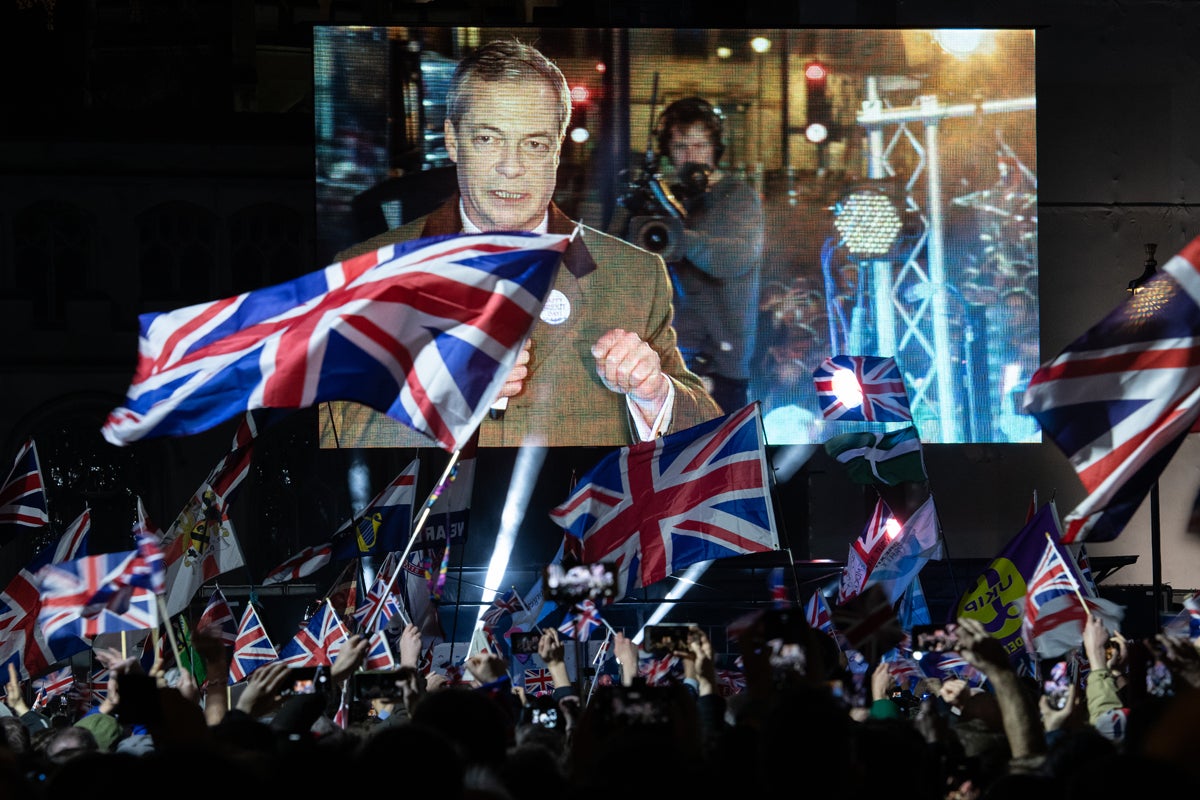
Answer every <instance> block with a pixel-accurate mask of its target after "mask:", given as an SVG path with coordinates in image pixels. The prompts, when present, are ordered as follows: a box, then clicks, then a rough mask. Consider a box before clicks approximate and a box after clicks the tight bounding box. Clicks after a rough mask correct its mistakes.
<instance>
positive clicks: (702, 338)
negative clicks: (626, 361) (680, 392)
mask: <svg viewBox="0 0 1200 800" xmlns="http://www.w3.org/2000/svg"><path fill="white" fill-rule="evenodd" d="M698 200H699V201H698V202H695V203H692V202H689V203H688V206H689V208H688V215H687V218H686V219H685V220H684V231H683V247H682V250H683V258H682V259H681V260H679V261H673V262H672V263H671V264H670V269H671V274H672V275H673V276H674V278H675V282H676V295H675V304H676V308H675V329H676V330H677V331H678V332H679V346H680V347H681V348H682V349H683V350H684V351H685V352H695V353H699V354H703V355H704V356H705V357H706V358H707V360H708V362H709V366H708V367H707V368H705V369H704V370H703V371H704V372H706V373H713V374H716V375H721V376H723V377H726V378H732V379H734V380H746V379H748V378H749V377H750V361H751V358H752V356H753V354H754V336H755V329H756V326H757V323H758V303H759V279H760V274H761V272H762V253H763V238H764V223H763V209H762V200H761V198H760V197H759V194H758V192H757V190H755V189H754V187H753V186H751V185H750V184H749V183H746V182H745V181H742V180H739V179H737V178H734V177H732V176H728V175H727V176H725V177H722V178H721V180H719V181H717V182H715V183H714V184H712V185H711V186H710V187H709V188H708V191H707V192H705V193H704V195H703V196H702V198H699V199H698ZM693 205H694V206H695V207H694V208H693V207H692V206H693ZM693 367H695V363H694V362H693Z"/></svg>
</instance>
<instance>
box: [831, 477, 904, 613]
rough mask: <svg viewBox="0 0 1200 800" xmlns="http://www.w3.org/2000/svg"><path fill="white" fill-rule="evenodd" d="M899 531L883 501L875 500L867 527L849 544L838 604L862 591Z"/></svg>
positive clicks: (898, 525) (897, 523)
mask: <svg viewBox="0 0 1200 800" xmlns="http://www.w3.org/2000/svg"><path fill="white" fill-rule="evenodd" d="M902 528H903V526H902V525H901V524H900V521H899V520H898V519H896V518H895V517H894V516H892V510H891V509H890V508H888V504H887V503H885V502H884V501H883V498H879V499H878V500H876V501H875V510H874V511H873V512H872V513H871V518H870V519H869V520H867V526H866V527H865V528H863V532H862V533H861V534H859V537H858V538H857V539H855V540H854V541H853V542H851V543H850V552H849V553H848V554H847V556H846V566H845V567H843V568H842V581H841V584H840V585H839V586H838V597H837V602H838V603H839V604H840V603H844V602H846V601H847V600H849V599H850V598H851V597H855V596H857V595H858V594H859V592H861V591H862V590H863V589H864V588H866V585H867V578H869V577H870V575H871V571H872V570H874V569H875V564H876V562H878V561H879V557H880V556H881V555H882V554H883V551H884V550H885V549H887V546H888V544H889V543H890V542H891V541H892V540H893V539H895V538H896V537H897V536H899V535H900V531H901V529H902Z"/></svg>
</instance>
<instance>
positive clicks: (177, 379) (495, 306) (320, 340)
mask: <svg viewBox="0 0 1200 800" xmlns="http://www.w3.org/2000/svg"><path fill="white" fill-rule="evenodd" d="M568 242H569V237H567V236H560V235H553V234H522V233H507V234H499V233H488V234H472V235H458V236H440V237H432V238H427V239H418V240H415V241H412V242H405V243H401V244H395V245H387V246H385V247H382V248H380V249H379V250H375V251H373V252H370V253H365V254H363V255H361V256H358V257H355V258H352V259H348V260H346V261H341V262H338V263H336V264H332V265H330V266H328V267H326V268H325V269H323V270H319V271H317V272H313V273H310V274H308V275H305V276H303V277H300V278H297V279H295V280H292V281H288V282H286V283H281V284H278V285H276V286H271V287H267V288H264V289H258V290H255V291H252V292H247V293H245V294H241V295H238V296H236V297H231V298H226V299H223V300H216V301H213V302H209V303H202V304H199V305H194V306H188V307H186V308H182V309H178V310H175V311H171V312H165V313H156V314H144V315H142V316H141V318H140V322H141V336H140V339H139V344H138V365H137V369H136V372H135V374H134V377H133V381H132V383H131V385H130V387H129V391H128V393H127V396H126V398H125V404H124V405H123V406H121V407H119V408H116V409H114V410H113V411H112V412H111V413H110V414H109V416H108V419H107V421H106V422H105V423H104V427H103V429H102V432H103V434H104V437H105V438H106V439H108V441H110V442H112V443H113V444H116V445H125V444H129V443H130V442H134V441H137V440H138V439H142V438H145V437H155V436H183V435H189V434H193V433H198V432H200V431H203V430H207V429H208V428H211V427H213V426H214V425H217V424H219V423H220V422H222V421H224V420H226V419H229V418H230V417H232V416H234V415H235V414H237V413H239V412H241V411H246V410H247V409H254V408H305V407H308V406H312V405H316V404H318V403H321V402H324V401H327V400H349V401H353V402H357V403H361V404H362V405H366V406H370V407H371V408H374V409H376V410H378V411H381V412H383V413H386V414H388V415H389V416H391V417H393V418H395V419H397V420H399V421H400V422H403V423H404V424H406V425H408V426H409V427H411V428H413V429H415V430H417V431H419V432H421V433H424V434H425V435H427V436H429V437H430V438H432V439H433V440H434V441H436V442H437V444H438V445H440V446H441V447H443V448H444V449H446V450H454V449H457V448H460V447H462V445H463V443H465V442H466V440H467V439H468V438H469V437H470V435H471V434H472V433H474V431H475V429H476V428H477V427H478V426H479V423H480V422H481V421H482V419H483V416H484V415H485V414H486V413H487V411H488V406H489V405H490V404H491V402H492V401H493V400H494V399H495V397H496V394H497V393H498V392H499V391H500V387H501V386H502V385H503V383H504V380H505V378H506V377H507V376H508V373H509V371H510V370H511V369H512V367H513V365H514V364H515V363H516V358H517V355H518V353H519V351H520V347H521V342H522V341H523V340H524V339H525V337H526V336H527V335H528V333H529V330H530V328H532V327H533V324H534V322H536V321H537V319H538V315H539V313H540V312H541V308H542V304H543V303H544V301H545V297H546V295H547V293H548V292H549V291H550V287H551V285H553V283H554V277H555V274H556V273H557V271H558V264H559V262H560V260H561V258H562V253H563V252H564V251H565V250H566V247H567V244H568Z"/></svg>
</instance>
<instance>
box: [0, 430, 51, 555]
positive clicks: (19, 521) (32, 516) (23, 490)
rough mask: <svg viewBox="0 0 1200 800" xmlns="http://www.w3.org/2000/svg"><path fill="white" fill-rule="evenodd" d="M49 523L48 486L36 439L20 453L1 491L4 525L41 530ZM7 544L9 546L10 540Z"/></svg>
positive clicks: (0, 519) (1, 519)
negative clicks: (44, 480) (43, 479)
mask: <svg viewBox="0 0 1200 800" xmlns="http://www.w3.org/2000/svg"><path fill="white" fill-rule="evenodd" d="M49 523H50V516H49V515H48V514H47V513H46V484H45V483H43V482H42V466H41V462H39V461H38V454H37V446H36V445H35V444H34V443H33V439H27V440H26V441H25V443H24V444H23V445H21V449H20V450H18V451H17V457H16V458H15V459H14V460H13V466H12V469H11V470H9V473H8V477H7V478H5V479H4V486H3V487H2V488H0V525H21V526H23V527H27V528H40V527H41V526H42V525H48V524H49ZM4 543H5V544H7V540H5V541H4Z"/></svg>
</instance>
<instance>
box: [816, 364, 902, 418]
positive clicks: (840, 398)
mask: <svg viewBox="0 0 1200 800" xmlns="http://www.w3.org/2000/svg"><path fill="white" fill-rule="evenodd" d="M813 383H814V384H815V385H816V387H817V400H818V402H820V404H821V415H822V416H823V417H824V418H825V419H838V420H844V421H850V422H854V421H858V422H908V421H909V420H911V419H912V410H911V409H910V408H909V406H908V391H907V390H906V389H905V388H904V377H903V376H902V375H901V374H900V367H898V366H897V365H896V360H895V359H894V358H891V357H883V356H844V355H840V356H829V357H828V358H826V359H825V360H824V361H822V362H821V364H820V366H818V367H817V368H816V369H815V370H813Z"/></svg>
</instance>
